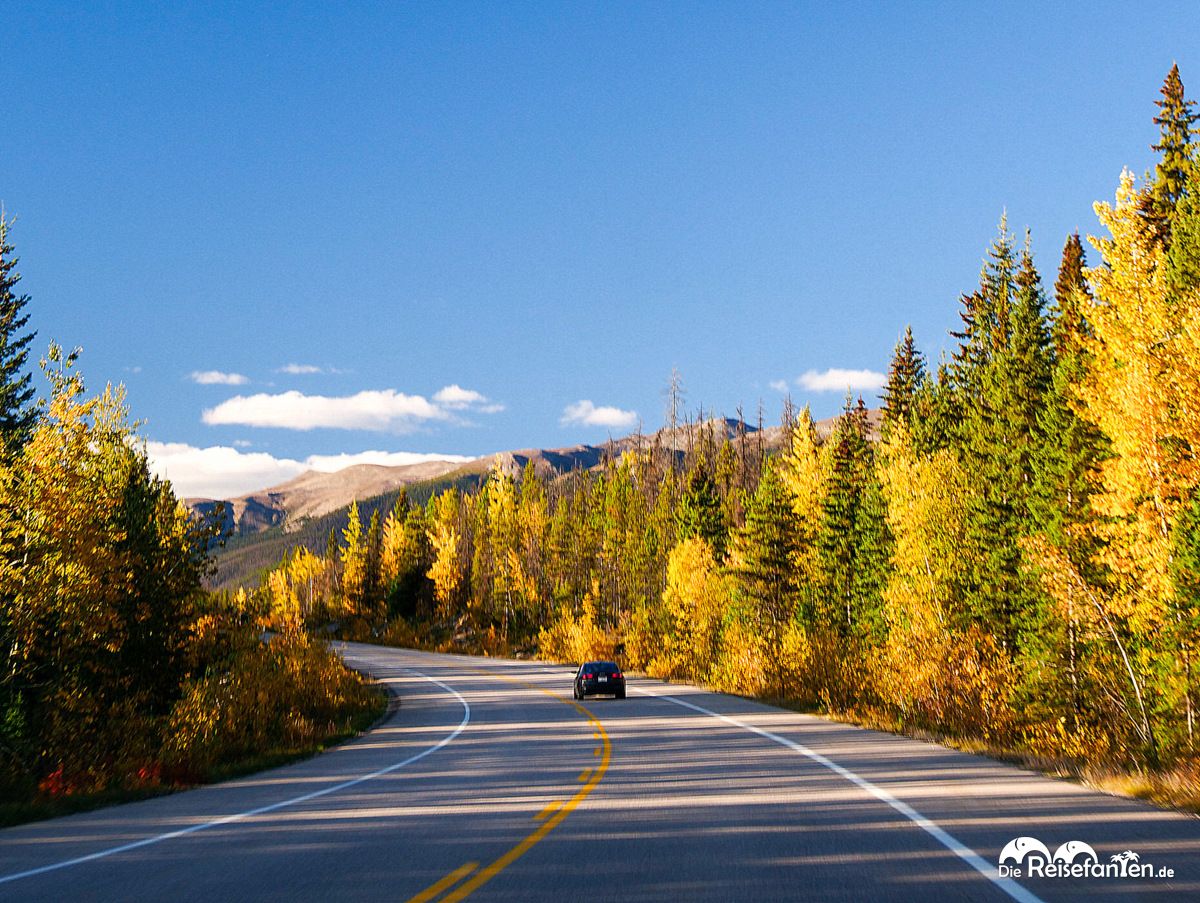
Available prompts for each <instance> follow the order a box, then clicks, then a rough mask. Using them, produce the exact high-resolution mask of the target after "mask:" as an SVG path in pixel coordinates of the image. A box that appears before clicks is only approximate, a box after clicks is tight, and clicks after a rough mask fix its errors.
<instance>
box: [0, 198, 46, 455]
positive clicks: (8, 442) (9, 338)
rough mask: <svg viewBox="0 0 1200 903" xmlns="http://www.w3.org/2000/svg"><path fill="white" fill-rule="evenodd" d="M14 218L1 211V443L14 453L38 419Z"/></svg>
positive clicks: (27, 297) (26, 296) (25, 302)
mask: <svg viewBox="0 0 1200 903" xmlns="http://www.w3.org/2000/svg"><path fill="white" fill-rule="evenodd" d="M11 227H12V221H11V220H6V219H5V218H4V213H3V211H0V446H2V450H3V451H4V452H5V453H6V454H10V455H11V454H13V453H14V452H15V451H16V450H17V449H18V448H20V447H21V445H23V444H24V443H25V441H26V439H27V438H28V437H29V433H30V431H31V430H32V429H33V425H34V423H35V422H36V419H37V411H36V410H35V409H34V408H33V407H32V406H31V405H30V402H31V401H32V400H33V395H34V392H33V387H32V385H31V377H30V375H29V373H28V372H26V370H25V364H26V362H27V361H28V358H29V343H30V342H32V341H33V337H34V336H35V335H36V334H37V333H34V332H25V331H24V330H25V327H26V325H27V324H28V323H29V314H27V313H25V312H24V311H25V305H26V304H28V303H29V296H28V295H20V294H17V283H18V282H20V281H21V275H20V273H18V272H17V269H16V267H17V258H15V257H13V256H12V253H13V247H12V245H11V244H9V241H8V230H9V229H10V228H11Z"/></svg>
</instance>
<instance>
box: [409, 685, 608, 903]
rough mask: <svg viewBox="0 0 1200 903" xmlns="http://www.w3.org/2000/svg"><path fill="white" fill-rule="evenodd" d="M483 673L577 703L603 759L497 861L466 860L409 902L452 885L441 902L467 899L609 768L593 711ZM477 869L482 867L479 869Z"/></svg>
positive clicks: (546, 831)
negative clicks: (592, 732) (580, 785)
mask: <svg viewBox="0 0 1200 903" xmlns="http://www.w3.org/2000/svg"><path fill="white" fill-rule="evenodd" d="M480 673H484V674H487V676H488V677H493V678H495V677H499V678H500V679H501V680H504V681H507V682H508V683H513V684H518V685H519V686H523V687H528V688H530V689H534V690H537V691H538V692H539V693H544V694H546V695H547V696H549V697H550V698H551V699H553V700H556V701H557V702H561V703H563V704H564V705H571V706H574V707H575V708H576V709H578V710H579V712H580V713H581V714H582V715H583V716H584V717H585V718H587V720H588V721H589V722H591V724H592V727H593V728H595V732H594V734H593V736H594V737H595V738H596V739H597V740H598V741H599V742H600V746H598V747H596V748H595V749H594V750H592V754H593V755H594V756H596V757H598V758H599V760H600V761H599V763H598V764H597V765H596V766H595V767H594V768H587V769H584V770H583V772H582V773H581V774H580V775H579V778H578V780H579V782H580V783H581V784H583V786H582V787H580V788H579V790H578V792H576V794H575V795H574V796H573V797H571V798H570V799H569V800H566V801H565V802H563V801H560V800H555V801H554V802H552V803H550V804H549V805H547V806H546V807H545V808H544V809H542V811H541V812H539V813H538V814H537V815H535V816H534V819H535V820H536V821H539V822H541V824H540V825H539V826H538V827H537V828H536V829H535V830H534V832H533V833H532V834H530V835H529V836H528V837H526V838H525V839H524V840H522V841H521V842H520V843H518V844H517V845H516V846H515V847H513V848H512V849H511V850H509V851H508V852H506V853H505V854H504V855H503V856H501V857H500V858H499V859H497V860H496V861H495V862H493V863H491V864H490V865H486V866H484V867H483V868H482V869H479V863H478V862H468V863H465V864H463V865H461V866H459V867H458V868H456V869H455V870H454V871H452V872H451V873H450V874H448V875H446V877H444V878H441V879H439V880H438V881H435V882H434V883H433V884H431V885H429V887H427V888H425V890H423V891H421V892H420V893H419V894H417V895H416V896H414V897H412V898H411V899H409V901H408V903H428V901H430V900H433V899H435V898H438V895H439V894H441V893H443V892H445V891H447V890H449V889H450V888H453V890H450V892H449V893H447V894H446V895H445V896H444V897H441V898H440V900H439V903H453V901H455V900H465V899H466V898H467V897H468V896H470V895H471V894H473V893H474V892H475V891H477V890H479V888H481V887H483V885H485V884H487V883H488V882H489V881H491V880H492V879H493V878H495V877H496V876H497V875H498V874H500V873H501V872H502V871H504V870H505V869H506V868H508V867H509V866H510V865H512V864H513V863H514V862H516V861H517V860H518V859H520V858H521V857H522V856H524V855H525V854H526V853H528V852H529V850H530V849H532V848H533V846H534V844H536V843H537V842H538V841H540V840H541V839H542V838H543V837H545V836H546V835H547V834H549V833H550V832H551V831H553V830H554V829H555V828H557V827H558V826H559V824H561V822H562V820H563V819H564V818H566V817H567V816H568V815H570V814H571V813H572V812H573V811H574V810H575V807H576V806H578V805H579V804H580V803H582V802H583V801H584V800H585V799H587V795H588V794H589V793H591V792H592V791H593V790H594V789H596V785H597V784H599V783H600V780H601V779H602V778H603V777H604V773H605V772H606V771H608V761H609V759H610V758H611V757H612V744H611V743H610V742H609V739H608V733H607V732H606V731H605V730H604V725H602V724H601V723H600V721H599V720H598V719H597V718H596V716H595V715H593V714H592V713H591V712H589V711H588V710H587V709H585V708H584V707H583V706H581V705H580V704H579V703H577V702H573V701H571V700H569V699H563V698H562V697H561V696H559V695H558V694H557V693H551V692H550V691H549V690H546V689H543V688H542V687H539V686H537V685H536V684H531V683H526V682H525V681H521V680H516V679H515V678H512V677H505V676H503V675H500V674H494V673H492V672H490V671H486V672H480ZM476 869H479V870H478V871H476ZM468 875H469V876H470V878H468V880H466V881H463V879H464V878H467V876H468ZM460 881H463V883H462V884H459V882H460ZM456 885H457V886H456Z"/></svg>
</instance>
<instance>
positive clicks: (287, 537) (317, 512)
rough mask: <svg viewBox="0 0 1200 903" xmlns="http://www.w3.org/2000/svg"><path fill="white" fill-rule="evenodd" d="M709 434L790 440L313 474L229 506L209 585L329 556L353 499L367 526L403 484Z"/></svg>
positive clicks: (416, 496) (469, 482)
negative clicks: (308, 556)
mask: <svg viewBox="0 0 1200 903" xmlns="http://www.w3.org/2000/svg"><path fill="white" fill-rule="evenodd" d="M869 417H870V429H871V433H872V436H873V437H877V435H878V426H879V412H878V411H871V412H870V414H869ZM836 423H837V418H836V417H831V418H828V419H825V420H820V421H818V422H817V423H816V431H817V437H818V439H819V440H824V439H825V438H826V437H827V436H828V435H829V434H830V432H832V430H833V427H834V425H835V424H836ZM704 429H711V430H712V431H713V435H714V436H722V435H724V437H725V438H728V439H731V440H732V439H736V438H737V437H738V435H739V434H740V433H741V432H742V430H743V429H744V430H745V434H746V436H747V438H748V440H749V441H751V442H753V443H755V444H756V445H757V444H758V443H761V447H762V450H763V452H764V453H766V454H774V453H775V452H778V451H779V450H780V449H781V448H782V447H783V442H784V439H785V432H784V429H783V428H782V427H778V426H775V427H768V428H766V429H763V430H761V431H759V430H756V429H755V428H754V427H752V426H745V425H741V424H740V423H739V421H737V420H735V419H733V418H716V419H712V420H708V421H706V422H705V423H704V424H694V423H692V424H685V425H683V426H679V427H676V428H675V429H674V430H671V429H669V428H663V429H661V430H659V431H658V432H656V433H651V434H649V435H638V434H634V435H631V436H624V437H622V438H619V439H613V440H611V441H610V442H607V443H605V444H604V445H585V444H581V445H572V446H568V447H565V448H552V449H537V448H526V449H519V450H516V451H506V452H499V453H497V454H493V455H487V456H484V457H481V458H476V459H475V460H474V461H468V462H467V463H465V464H461V463H459V464H454V463H450V462H430V463H424V464H415V465H407V466H404V467H383V466H378V465H358V466H355V467H350V468H346V469H345V470H342V471H338V472H337V473H332V474H325V473H315V472H309V473H306V474H302V475H301V476H299V477H297V478H296V479H294V480H291V481H289V482H287V483H284V484H281V485H280V486H276V487H274V488H272V489H264V490H262V491H261V492H256V493H251V494H250V495H247V496H243V497H241V498H237V499H231V500H230V501H229V502H228V504H229V505H230V507H231V518H232V523H233V525H234V527H235V529H234V531H233V535H232V537H231V538H230V539H229V540H228V542H227V543H226V545H225V547H224V548H222V549H220V550H218V552H217V556H216V557H217V574H216V576H215V577H214V578H213V579H212V580H211V581H210V585H211V586H212V588H214V589H235V588H237V587H239V586H246V587H248V588H249V587H253V586H256V585H257V584H258V581H259V579H260V577H261V575H262V573H264V572H265V571H266V570H267V569H270V568H273V567H274V566H275V565H277V564H278V563H279V562H280V561H281V560H282V559H283V556H284V555H285V554H287V552H288V550H289V549H291V548H294V547H296V546H304V547H306V548H308V549H309V550H311V551H313V552H317V553H321V552H324V550H325V547H326V544H327V543H328V541H329V533H330V531H331V530H332V531H333V532H334V533H335V534H336V535H338V536H340V535H341V531H342V530H343V529H345V527H346V523H347V520H348V508H349V505H350V503H351V502H352V501H357V502H358V508H359V515H360V517H361V518H362V520H363V521H364V523H365V522H367V521H369V520H370V517H371V514H372V513H373V512H375V511H379V513H380V517H383V516H384V515H386V514H387V512H388V511H390V510H391V509H392V507H393V506H394V505H395V503H396V498H397V496H398V495H399V491H400V488H401V487H402V486H403V487H405V488H406V490H407V492H408V496H409V498H410V499H411V500H412V501H413V502H415V503H417V504H424V503H425V502H426V501H428V500H429V498H430V497H431V496H433V495H436V494H438V493H440V492H443V491H445V490H446V489H450V488H458V489H460V490H471V489H474V488H476V487H478V486H479V485H480V484H481V483H482V482H483V481H484V480H485V479H486V478H487V475H488V474H489V473H490V472H491V471H492V470H493V469H496V468H499V469H500V471H501V472H502V473H505V474H508V475H509V476H513V477H517V476H520V474H521V473H522V472H523V471H524V469H525V468H526V467H527V466H528V465H529V464H532V465H533V467H534V471H535V472H536V473H537V474H538V475H539V476H540V477H542V478H548V477H552V476H555V475H558V474H565V473H570V472H571V471H573V470H592V469H594V468H597V467H599V466H601V464H602V463H603V462H604V459H605V457H606V456H610V455H611V456H613V457H619V456H620V455H622V454H624V453H625V452H627V451H631V450H633V449H639V448H640V449H647V448H650V447H651V446H653V445H655V444H658V446H659V447H660V448H667V449H674V450H676V451H677V452H679V453H680V454H683V452H685V451H686V450H687V449H688V448H689V447H690V446H691V445H692V444H693V443H696V442H699V441H701V436H702V431H703V430H704ZM188 504H189V505H190V506H191V507H192V508H193V510H197V511H204V510H209V509H211V507H212V506H213V505H215V504H217V503H216V502H215V501H214V500H211V499H189V500H188Z"/></svg>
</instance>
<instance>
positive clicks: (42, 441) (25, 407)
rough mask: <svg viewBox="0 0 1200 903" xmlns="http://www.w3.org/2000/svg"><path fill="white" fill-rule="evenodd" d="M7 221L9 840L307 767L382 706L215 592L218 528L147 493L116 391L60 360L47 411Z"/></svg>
mask: <svg viewBox="0 0 1200 903" xmlns="http://www.w3.org/2000/svg"><path fill="white" fill-rule="evenodd" d="M10 227H11V221H10V220H6V219H5V218H4V217H3V216H2V215H0V824H6V823H10V822H15V821H21V820H26V819H29V818H36V817H44V816H46V815H52V814H56V813H58V812H63V811H70V810H71V809H73V808H79V807H82V806H86V805H92V804H95V803H97V802H104V801H111V800H116V799H127V798H129V797H130V796H138V795H143V794H148V793H155V792H161V791H163V790H164V789H169V788H172V787H176V786H184V785H189V784H193V783H198V782H202V781H206V780H211V779H213V778H218V777H222V776H224V775H228V774H232V773H236V772H239V771H243V770H246V769H249V768H253V767H256V766H262V765H264V764H266V763H268V762H274V761H281V760H283V759H286V758H288V757H294V756H295V755H298V754H302V753H306V752H311V751H313V750H315V749H317V748H319V747H320V746H321V745H322V744H324V743H326V742H329V741H330V740H331V739H333V738H336V737H340V736H343V735H346V734H349V733H353V732H354V731H355V730H357V729H359V728H361V727H363V726H364V725H365V724H368V723H370V721H372V720H373V719H374V718H375V717H376V716H377V715H378V714H379V713H380V712H381V711H382V709H383V702H382V700H381V698H380V695H379V694H377V693H376V692H374V691H373V690H372V689H371V688H370V687H369V686H368V685H367V684H366V683H365V682H364V681H363V680H362V679H360V678H359V677H358V676H357V675H355V674H353V673H351V672H350V671H348V670H347V669H345V668H344V667H343V666H342V664H341V662H340V660H339V659H337V658H336V657H335V656H334V655H333V654H332V653H331V652H329V651H328V649H327V648H326V647H325V644H324V643H323V642H314V641H312V640H310V639H309V638H308V637H306V636H304V635H303V634H300V633H298V632H292V633H288V632H279V633H277V634H276V635H275V636H274V637H273V638H269V637H268V636H267V635H266V634H264V627H265V624H264V623H263V622H262V621H261V619H255V618H254V617H253V616H252V615H250V614H249V613H248V612H247V611H245V610H238V609H234V608H232V607H230V606H229V605H228V604H227V600H224V599H223V598H222V597H221V596H219V595H214V594H211V593H209V592H207V591H205V589H204V581H205V578H206V576H207V575H208V574H209V573H210V571H211V567H212V558H211V552H212V550H213V548H214V543H215V542H218V541H219V539H220V536H219V533H220V530H219V529H218V528H217V526H216V524H217V522H216V521H215V520H214V521H203V520H198V519H196V518H194V517H192V516H191V515H190V514H189V513H188V511H187V509H186V508H185V507H184V506H183V505H182V503H181V502H180V500H179V499H177V498H176V497H175V495H174V493H173V491H172V489H171V486H170V484H169V483H167V482H165V481H163V480H161V479H158V478H156V477H154V476H152V475H151V472H150V468H149V466H148V462H147V458H146V452H145V448H144V443H143V442H142V441H141V440H140V439H139V438H138V436H137V433H136V430H135V428H134V425H133V424H131V423H130V421H129V412H128V407H127V405H126V402H125V398H124V394H123V391H122V390H120V389H118V388H113V387H112V386H108V387H106V388H105V390H104V391H103V392H101V393H100V394H98V395H88V393H87V390H86V387H85V385H84V381H83V377H82V375H81V374H80V372H79V360H78V359H79V353H78V352H66V351H64V350H63V349H62V348H61V347H59V346H57V345H54V344H52V345H50V346H49V349H48V351H47V353H46V356H45V358H44V359H43V360H42V361H41V367H42V371H43V373H44V375H45V378H46V382H47V385H48V386H49V392H48V394H47V396H46V397H44V398H37V397H36V391H35V388H34V384H33V379H32V374H31V373H30V372H28V367H27V362H28V357H29V350H30V346H31V344H32V342H33V340H34V337H35V333H34V332H33V331H32V330H31V329H30V328H29V319H30V314H29V313H28V312H27V310H26V308H27V305H28V303H29V301H30V298H29V296H28V295H24V294H21V293H20V292H19V290H18V289H19V286H18V283H19V281H20V275H19V274H18V272H17V269H16V267H17V263H18V260H17V258H16V257H15V255H14V249H13V246H12V244H11V241H10V234H11V233H10Z"/></svg>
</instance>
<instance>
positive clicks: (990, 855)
mask: <svg viewBox="0 0 1200 903" xmlns="http://www.w3.org/2000/svg"><path fill="white" fill-rule="evenodd" d="M345 655H346V657H347V659H348V660H349V661H350V662H351V663H352V664H354V665H355V666H357V667H359V668H362V669H364V670H368V671H370V672H371V673H372V674H374V676H375V677H376V678H378V679H380V680H382V681H385V682H386V683H387V684H388V685H389V686H390V687H391V688H392V690H393V691H394V692H395V693H396V694H398V696H399V699H400V704H399V706H398V707H396V708H395V710H394V711H393V712H392V714H391V715H390V716H389V717H388V718H387V719H386V720H385V721H384V722H383V723H382V724H380V725H379V726H378V727H377V728H375V729H374V730H373V731H371V732H370V733H368V734H367V735H365V736H363V737H361V738H359V739H357V740H355V741H353V742H350V743H347V744H345V745H343V746H340V747H338V748H336V749H334V750H331V751H329V752H328V753H325V754H324V755H321V756H318V757H316V758H313V759H310V760H308V761H305V762H300V763H296V764H294V765H291V766H287V767H284V768H279V769H274V770H272V771H268V772H263V773H261V774H258V775H254V776H252V777H248V778H244V779H241V780H237V781H232V782H229V783H225V784H220V785H216V786H211V787H204V788H200V789H197V790H193V791H189V792H186V793H178V794H174V795H172V796H167V797H160V798H157V799H152V800H146V801H143V802H139V803H132V804H128V805H123V806H116V807H112V808H109V809H105V810H101V811H97V812H91V813H84V814H80V815H74V816H69V817H66V818H60V819H54V820H51V821H46V822H40V823H37V824H32V825H25V826H21V827H17V828H12V829H7V830H4V831H0V900H20V901H42V900H45V901H56V903H57V901H75V900H79V901H89V900H96V901H113V900H155V901H158V900H162V901H190V900H194V901H204V903H212V901H227V900H256V901H257V900H264V901H265V900H280V901H283V900H286V901H309V900H312V901H317V900H321V901H325V900H343V899H345V900H355V901H375V900H378V901H385V900H386V901H389V903H393V901H404V900H457V899H467V898H469V899H471V900H480V901H482V900H506V901H540V900H547V901H559V900H584V901H589V903H599V901H620V903H631V901H639V900H640V901H687V903H692V901H701V900H714V901H726V900H800V899H812V900H922V901H934V900H958V899H962V900H968V899H969V900H996V901H1003V900H1013V899H1016V900H1028V901H1034V900H1038V899H1042V900H1057V899H1087V900H1089V901H1093V900H1095V901H1099V900H1105V899H1112V900H1117V899H1120V900H1127V899H1131V898H1132V899H1136V898H1138V897H1139V896H1144V897H1147V898H1152V899H1156V900H1168V899H1189V900H1196V899H1200V820H1198V819H1195V818H1191V817H1187V816H1183V815H1178V814H1173V813H1168V812H1163V811H1159V810H1157V809H1154V808H1152V807H1150V806H1146V805H1143V804H1140V803H1136V802H1132V801H1129V800H1123V799H1117V798H1114V797H1109V796H1105V795H1103V794H1099V793H1095V792H1092V791H1089V790H1086V789H1084V788H1081V787H1078V786H1075V785H1072V784H1069V783H1065V782H1061V781H1053V780H1049V779H1046V778H1043V777H1041V776H1039V775H1035V774H1032V773H1030V772H1028V771H1023V770H1021V769H1018V768H1014V767H1010V766H1007V765H1002V764H998V763H995V762H992V761H989V760H987V759H983V758H979V757H975V756H970V755H965V754H962V753H957V752H954V751H951V750H947V749H945V748H943V747H940V746H936V745H933V744H928V743H921V742H917V741H913V740H908V739H904V738H898V737H893V736H890V735H886V734H880V733H875V732H872V731H866V730H862V729H859V728H855V727H849V726H845V725H840V724H834V723H832V722H829V721H824V720H822V719H819V718H814V717H810V716H804V715H798V714H795V713H792V712H786V711H782V710H780V709H775V708H771V707H768V706H764V705H759V704H757V703H754V702H750V701H747V700H744V699H739V698H735V697H729V696H720V695H716V694H711V693H707V692H704V691H701V690H698V689H696V688H694V687H689V686H681V685H667V684H663V683H660V682H658V681H650V680H636V679H631V680H630V683H629V698H627V699H625V700H620V701H618V700H611V699H597V700H592V699H589V700H588V701H587V702H586V703H584V704H582V705H579V704H576V703H574V702H572V700H571V686H570V685H571V674H570V670H569V669H568V668H566V667H555V666H550V665H546V664H543V663H528V662H512V661H497V660H489V659H477V658H466V657H460V656H447V655H433V654H428V653H419V652H411V651H407V650H399V649H386V648H381V647H375V646H365V645H349V646H347V647H346V649H345ZM1021 837H1025V838H1033V839H1035V840H1037V841H1039V842H1040V844H1043V845H1044V846H1045V848H1046V849H1047V850H1048V851H1051V852H1054V851H1056V850H1057V848H1058V847H1060V846H1061V845H1064V844H1067V843H1068V842H1070V841H1076V842H1078V843H1076V844H1075V845H1073V846H1072V847H1071V848H1070V849H1071V850H1079V849H1081V847H1080V845H1079V844H1080V843H1082V844H1087V845H1088V848H1089V849H1090V850H1092V851H1094V853H1095V857H1096V859H1097V860H1099V861H1100V862H1101V863H1110V861H1111V860H1112V858H1113V857H1114V856H1117V857H1122V858H1123V859H1124V860H1126V861H1127V862H1133V863H1134V864H1135V865H1136V866H1150V867H1152V868H1153V869H1154V870H1155V872H1154V877H1136V878H1134V877H1111V876H1109V877H1047V876H1044V875H1043V876H1035V877H1033V878H1029V877H1028V875H1027V873H1023V874H1022V877H1021V878H1020V880H1012V879H1011V878H1004V877H1002V876H1001V875H1000V874H999V872H998V869H997V866H998V861H999V857H1000V855H1001V852H1002V851H1003V850H1004V848H1005V846H1006V845H1008V844H1009V842H1010V841H1013V840H1014V839H1017V838H1021ZM1023 845H1027V844H1023ZM1126 851H1130V852H1131V853H1132V854H1133V855H1135V856H1136V857H1137V858H1136V860H1134V859H1133V858H1132V856H1130V855H1129V854H1127V852H1126ZM1089 855H1090V854H1088V853H1083V854H1081V855H1080V858H1077V859H1076V860H1075V861H1076V862H1081V861H1084V860H1086V859H1088V857H1089ZM1009 864H1010V865H1011V864H1013V863H1012V862H1010V863H1009ZM1112 867H1113V868H1116V866H1115V865H1113V866H1112ZM1162 869H1171V870H1173V872H1174V877H1172V878H1167V877H1159V876H1158V872H1159V870H1162ZM1043 871H1044V870H1043Z"/></svg>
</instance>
